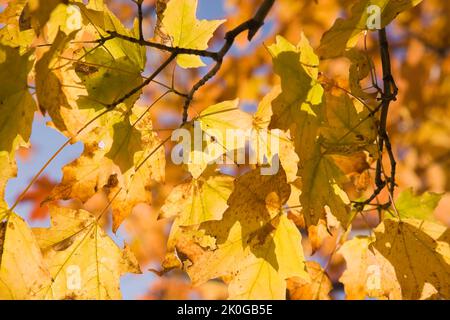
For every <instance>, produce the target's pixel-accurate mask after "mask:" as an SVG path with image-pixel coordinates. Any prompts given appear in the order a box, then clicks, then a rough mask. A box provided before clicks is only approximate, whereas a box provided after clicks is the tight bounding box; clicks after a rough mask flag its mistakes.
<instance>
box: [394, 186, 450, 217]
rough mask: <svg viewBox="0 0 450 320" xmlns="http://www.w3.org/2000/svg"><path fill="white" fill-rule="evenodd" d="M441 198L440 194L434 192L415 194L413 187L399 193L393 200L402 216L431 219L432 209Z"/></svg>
mask: <svg viewBox="0 0 450 320" xmlns="http://www.w3.org/2000/svg"><path fill="white" fill-rule="evenodd" d="M441 198H442V195H441V194H437V193H434V192H425V193H423V194H422V195H415V194H414V192H413V189H412V188H409V189H406V190H405V191H403V192H402V193H400V194H399V196H398V198H397V200H396V201H395V208H396V209H397V212H398V213H399V215H400V217H402V218H415V219H422V220H433V219H434V218H433V212H434V209H436V207H437V206H438V204H439V201H440V200H441Z"/></svg>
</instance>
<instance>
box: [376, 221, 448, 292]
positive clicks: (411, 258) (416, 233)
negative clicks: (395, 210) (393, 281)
mask: <svg viewBox="0 0 450 320" xmlns="http://www.w3.org/2000/svg"><path fill="white" fill-rule="evenodd" d="M375 238H376V240H375V241H374V242H373V243H372V245H371V246H372V247H373V248H375V249H376V250H377V251H379V252H380V254H382V255H383V256H384V257H385V258H386V259H387V260H388V261H389V263H390V264H391V265H392V266H393V268H394V270H395V274H396V277H397V281H398V282H399V283H400V287H401V292H402V297H403V299H419V298H429V297H430V296H432V295H434V296H436V297H441V298H443V299H449V298H450V286H449V283H450V232H449V229H448V228H446V227H444V226H442V225H439V224H436V223H432V222H428V221H423V220H416V219H404V220H401V221H396V220H391V219H386V220H384V221H383V223H382V224H381V225H379V226H378V227H377V228H376V229H375ZM424 262H426V263H424Z"/></svg>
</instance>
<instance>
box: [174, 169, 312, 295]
mask: <svg viewBox="0 0 450 320" xmlns="http://www.w3.org/2000/svg"><path fill="white" fill-rule="evenodd" d="M289 193H290V188H289V185H288V184H287V183H286V174H285V172H284V170H283V169H282V168H280V170H279V172H278V174H277V175H273V176H261V175H260V172H259V170H253V171H251V172H249V173H247V174H245V175H244V176H242V177H240V178H238V179H237V180H236V183H235V189H234V192H233V193H232V194H231V196H230V198H229V200H228V205H229V208H228V209H227V211H225V213H224V214H223V219H222V220H220V221H210V222H205V223H202V224H201V225H200V227H199V229H198V230H197V231H196V233H195V234H196V235H197V236H199V235H202V234H203V237H200V239H201V240H202V241H203V242H201V241H199V240H198V239H197V240H192V238H191V242H189V240H186V235H185V237H184V238H183V237H181V239H179V242H178V243H177V245H176V248H177V252H179V253H180V252H181V253H182V254H183V256H184V257H187V260H184V265H185V266H186V267H187V272H188V273H189V276H190V277H191V280H192V282H193V284H194V285H198V284H200V283H203V282H205V281H207V280H209V279H213V278H217V277H223V278H224V279H225V281H226V282H228V283H229V289H228V290H229V298H230V299H284V298H285V294H286V279H287V278H290V277H300V278H305V279H309V276H308V274H307V272H306V270H305V262H304V257H303V252H302V249H301V234H300V232H299V231H298V229H297V228H296V226H295V225H294V223H293V222H292V221H290V220H289V219H288V218H287V217H286V216H285V215H284V214H283V213H282V212H283V211H282V205H283V204H284V203H285V202H286V200H287V199H288V197H289ZM188 239H189V238H188ZM210 249H212V250H210ZM236 261H239V263H236Z"/></svg>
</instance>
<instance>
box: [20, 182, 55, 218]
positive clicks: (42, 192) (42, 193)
mask: <svg viewBox="0 0 450 320" xmlns="http://www.w3.org/2000/svg"><path fill="white" fill-rule="evenodd" d="M55 185H56V182H55V181H53V180H51V179H49V178H48V177H47V176H42V177H40V178H39V179H38V180H37V181H36V182H35V184H34V185H33V187H32V189H30V190H29V191H28V192H27V193H25V195H24V196H23V197H22V199H21V200H20V203H31V204H32V210H31V211H30V215H29V218H30V219H31V220H39V219H45V218H47V214H48V208H47V206H46V205H45V204H42V202H43V201H44V200H45V199H46V198H47V197H48V195H49V194H50V192H51V191H52V189H53V188H54V187H55Z"/></svg>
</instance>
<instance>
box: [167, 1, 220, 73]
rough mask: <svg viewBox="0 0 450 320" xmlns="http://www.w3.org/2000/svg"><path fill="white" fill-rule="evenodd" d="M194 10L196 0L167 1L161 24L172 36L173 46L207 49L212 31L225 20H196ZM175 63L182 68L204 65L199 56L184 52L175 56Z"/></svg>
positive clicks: (195, 8) (195, 9)
mask: <svg viewBox="0 0 450 320" xmlns="http://www.w3.org/2000/svg"><path fill="white" fill-rule="evenodd" d="M196 11H197V0H170V1H169V3H167V5H166V9H165V11H164V17H163V19H162V26H163V30H164V32H165V33H166V34H167V35H168V36H170V37H171V38H172V45H173V46H174V47H180V48H187V49H199V50H204V49H207V48H208V41H209V40H210V39H211V38H212V36H213V33H214V31H216V29H217V28H218V27H219V26H220V25H221V24H222V23H224V22H225V20H198V19H197V18H196ZM177 63H178V65H179V66H180V67H182V68H197V67H201V66H204V65H205V64H204V63H203V62H202V60H201V59H200V57H199V56H195V55H185V54H182V55H179V56H178V57H177Z"/></svg>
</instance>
